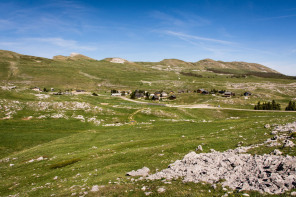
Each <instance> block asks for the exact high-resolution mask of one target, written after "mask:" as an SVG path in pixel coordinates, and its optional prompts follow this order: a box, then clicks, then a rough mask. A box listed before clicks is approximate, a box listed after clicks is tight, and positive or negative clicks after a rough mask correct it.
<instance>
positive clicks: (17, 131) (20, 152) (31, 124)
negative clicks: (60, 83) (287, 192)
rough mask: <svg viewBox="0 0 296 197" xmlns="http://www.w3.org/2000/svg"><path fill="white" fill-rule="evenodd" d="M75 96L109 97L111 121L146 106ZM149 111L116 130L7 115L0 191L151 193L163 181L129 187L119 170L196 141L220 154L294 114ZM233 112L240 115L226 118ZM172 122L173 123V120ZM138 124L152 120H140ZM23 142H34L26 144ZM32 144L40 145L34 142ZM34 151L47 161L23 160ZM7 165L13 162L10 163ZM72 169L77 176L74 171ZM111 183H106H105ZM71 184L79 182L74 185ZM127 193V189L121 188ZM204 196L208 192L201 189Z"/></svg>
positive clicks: (175, 153) (173, 155)
mask: <svg viewBox="0 0 296 197" xmlns="http://www.w3.org/2000/svg"><path fill="white" fill-rule="evenodd" d="M51 99H54V100H55V99H56V100H68V99H70V98H67V97H65V98H63V97H56V98H51ZM72 99H73V98H72ZM72 99H71V100H72ZM74 100H77V101H79V100H84V101H87V102H89V103H93V104H95V103H96V104H98V105H99V103H101V102H107V103H109V105H108V106H106V108H110V109H112V110H117V113H116V115H114V116H113V118H114V117H116V118H117V121H120V122H128V119H127V117H128V115H129V114H132V113H133V112H135V111H136V110H137V109H141V108H147V106H143V105H137V104H133V103H132V104H130V106H132V107H133V109H125V108H126V106H129V105H128V104H129V103H127V101H121V100H119V99H117V98H110V97H107V98H106V97H104V96H100V97H89V96H79V97H75V98H74ZM114 106H115V107H114ZM149 108H150V109H151V112H150V113H145V112H139V113H137V114H136V115H135V116H134V119H135V120H136V121H137V123H138V124H136V125H125V126H120V127H103V126H94V125H92V124H89V123H81V122H78V121H77V120H73V119H69V120H65V119H59V120H53V119H47V120H36V119H35V118H33V119H32V120H28V121H24V120H22V119H21V115H19V117H18V116H16V118H15V119H13V120H0V123H1V135H2V137H3V138H2V137H1V139H4V141H2V142H1V143H2V144H1V146H2V147H4V149H5V150H3V148H2V153H1V157H2V158H3V157H4V158H6V159H7V158H10V161H9V162H2V163H0V168H1V171H2V172H4V173H2V174H1V184H0V185H1V189H0V192H1V195H8V194H16V193H19V194H22V196H26V195H28V196H49V195H51V194H56V195H58V196H62V195H65V196H69V195H71V194H72V193H75V192H76V193H77V194H78V193H79V192H81V191H89V190H90V188H91V187H92V186H93V185H96V184H98V185H105V189H101V191H100V192H99V193H96V195H111V193H110V192H112V195H115V194H116V193H117V194H122V195H127V194H128V195H144V192H143V191H141V190H140V188H141V187H142V184H144V185H146V186H149V187H150V188H151V191H152V192H156V190H157V186H159V185H164V184H163V183H159V182H149V183H148V182H145V181H144V182H140V183H137V184H133V183H131V182H130V180H128V179H126V178H125V173H126V172H128V171H130V170H134V169H138V168H142V167H143V166H147V167H149V168H150V169H151V170H152V172H155V170H156V169H163V168H166V166H167V165H168V164H169V163H171V162H173V161H175V160H176V159H182V157H183V156H184V155H185V154H187V153H188V152H190V151H193V150H195V148H196V147H197V146H198V145H199V144H202V145H203V148H204V151H205V152H208V151H209V150H210V149H211V148H213V149H216V150H219V151H224V150H227V149H229V148H235V147H236V145H237V143H238V142H239V141H243V144H244V145H248V144H253V143H259V142H262V141H263V140H265V139H266V138H268V137H269V136H266V135H264V133H265V132H268V130H266V129H264V128H263V125H264V124H266V123H273V122H276V123H284V122H291V121H293V120H295V114H285V113H268V112H238V111H228V110H222V111H221V110H219V111H216V110H206V109H175V108H166V107H160V106H150V107H149ZM19 114H22V112H19ZM27 115H28V114H27ZM231 117H239V118H238V119H229V118H231ZM171 119H174V120H176V121H177V122H175V121H174V122H172V121H171ZM151 120H154V121H151ZM204 120H205V121H209V122H204ZM188 121H189V122H188ZM142 122H145V123H151V124H141V123H142ZM51 131H52V132H51ZM182 136H184V137H182ZM239 136H243V137H239ZM11 137H13V138H14V137H17V139H18V140H11V139H12V138H11ZM29 141H32V142H33V143H28V142H29ZM37 144H39V145H38V146H36V145H37ZM293 150H294V149H293ZM268 151H269V150H268ZM261 153H262V152H261ZM160 154H164V155H160ZM289 154H290V155H291V154H292V155H295V152H294V151H290V152H289ZM40 156H43V157H46V158H48V159H47V160H44V161H34V162H32V163H27V161H29V160H31V159H37V158H38V157H40ZM13 158H16V159H15V160H13ZM72 159H81V161H79V162H77V163H75V164H72V165H68V166H65V167H63V168H58V169H50V165H53V164H58V163H60V162H63V161H67V160H72ZM11 163H12V164H15V165H14V166H12V167H10V166H9V164H11ZM78 173H79V174H80V175H77V174H78ZM55 176H58V179H57V180H53V178H54V177H55ZM118 177H121V178H120V180H121V182H125V183H124V184H120V185H118V184H116V183H114V182H118V180H117V178H118ZM66 180H67V181H66ZM110 180H111V182H112V183H111V184H109V183H108V182H110ZM47 183H50V184H47ZM46 184H47V185H46ZM73 185H78V186H76V187H74V188H73V187H72V186H73ZM71 187H72V189H71ZM165 187H166V188H167V191H166V194H167V195H173V194H176V193H179V194H180V195H185V194H186V193H188V194H190V195H192V196H196V195H198V194H200V190H204V191H208V190H211V193H212V194H213V195H217V196H219V195H222V194H223V193H224V191H223V190H222V188H218V189H217V190H213V189H212V188H211V187H210V186H209V185H202V184H197V185H195V186H193V184H190V183H189V184H185V185H184V184H183V183H181V182H179V181H174V182H173V185H165ZM184 187H185V188H187V189H189V188H191V189H192V191H191V192H189V191H186V190H185V189H184ZM82 188H85V190H83V189H82ZM52 189H53V190H52ZM126 190H128V193H125V191H126ZM131 190H133V191H131ZM156 193H157V192H156ZM156 193H155V194H156ZM203 195H204V196H207V192H203ZM238 195H239V194H238Z"/></svg>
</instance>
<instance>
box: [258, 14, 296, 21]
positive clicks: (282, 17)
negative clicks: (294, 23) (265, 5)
mask: <svg viewBox="0 0 296 197" xmlns="http://www.w3.org/2000/svg"><path fill="white" fill-rule="evenodd" d="M291 17H296V14H291V15H282V16H271V17H266V18H260V19H259V20H262V21H267V20H273V19H284V18H291Z"/></svg>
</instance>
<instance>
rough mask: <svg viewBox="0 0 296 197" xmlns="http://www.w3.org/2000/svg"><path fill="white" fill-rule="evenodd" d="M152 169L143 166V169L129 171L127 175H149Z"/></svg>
mask: <svg viewBox="0 0 296 197" xmlns="http://www.w3.org/2000/svg"><path fill="white" fill-rule="evenodd" d="M149 172H150V169H149V168H147V167H143V168H142V169H138V170H137V171H134V170H133V171H131V172H128V173H127V174H126V175H127V176H148V174H149Z"/></svg>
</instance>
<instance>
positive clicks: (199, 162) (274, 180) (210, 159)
mask: <svg viewBox="0 0 296 197" xmlns="http://www.w3.org/2000/svg"><path fill="white" fill-rule="evenodd" d="M265 128H270V127H266V126H265ZM294 132H296V122H293V123H289V124H286V125H283V126H275V128H274V129H273V131H272V134H273V135H274V136H273V137H272V138H271V139H268V140H266V141H265V142H264V143H262V144H257V145H252V146H248V147H238V148H236V149H234V150H231V149H230V150H227V151H225V152H218V151H215V150H213V149H212V150H211V153H200V154H197V153H195V152H190V153H189V154H187V155H185V157H184V158H183V159H182V160H177V161H175V162H174V163H173V164H170V165H169V167H168V168H167V169H164V170H162V171H160V172H157V173H155V174H152V175H148V176H147V175H146V174H145V176H147V177H146V179H148V180H159V179H166V180H172V179H178V178H182V179H183V181H184V182H194V183H198V182H201V181H202V182H208V183H211V184H215V183H217V182H219V181H221V180H223V182H222V186H223V187H225V186H228V187H229V188H231V189H236V190H255V191H259V192H261V193H264V192H266V193H270V194H280V193H284V192H285V191H288V190H291V189H293V188H296V157H292V156H289V155H287V156H282V155H281V154H282V152H281V151H279V150H277V149H275V150H274V151H273V152H272V153H271V154H264V155H251V154H246V153H245V152H246V151H247V150H249V149H251V148H255V147H258V146H276V145H277V146H278V145H281V146H283V147H293V146H294V143H293V142H292V141H291V140H292V139H293V137H290V134H291V133H294ZM198 150H199V151H200V150H202V147H201V146H200V147H198ZM140 170H142V169H140ZM138 171H139V170H138ZM138 171H132V172H138ZM145 171H146V172H149V169H146V170H145ZM129 175H131V176H143V175H141V173H131V174H129Z"/></svg>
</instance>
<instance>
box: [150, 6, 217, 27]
mask: <svg viewBox="0 0 296 197" xmlns="http://www.w3.org/2000/svg"><path fill="white" fill-rule="evenodd" d="M150 17H152V18H154V19H157V20H158V22H159V23H160V24H162V25H167V26H183V27H194V26H205V25H209V24H211V21H210V20H208V19H205V18H203V17H200V16H198V15H196V14H193V13H189V12H182V11H179V10H174V11H171V12H170V13H167V12H161V11H152V12H151V13H150Z"/></svg>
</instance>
